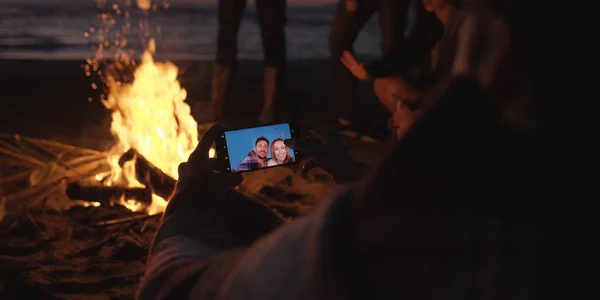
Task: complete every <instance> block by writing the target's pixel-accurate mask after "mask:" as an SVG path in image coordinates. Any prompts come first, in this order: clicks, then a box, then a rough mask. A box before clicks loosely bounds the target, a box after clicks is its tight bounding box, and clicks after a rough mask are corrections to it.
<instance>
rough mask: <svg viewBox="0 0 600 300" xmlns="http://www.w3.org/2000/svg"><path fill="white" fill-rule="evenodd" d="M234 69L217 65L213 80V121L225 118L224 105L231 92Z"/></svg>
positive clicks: (211, 103) (211, 104) (211, 105)
mask: <svg viewBox="0 0 600 300" xmlns="http://www.w3.org/2000/svg"><path fill="white" fill-rule="evenodd" d="M232 73H233V72H232V68H231V67H228V66H224V65H221V64H218V63H215V65H214V69H213V78H212V97H211V102H210V107H211V110H212V117H213V121H217V120H218V119H220V118H221V117H222V116H223V104H224V102H225V99H226V97H227V94H228V92H229V85H230V81H231V75H232Z"/></svg>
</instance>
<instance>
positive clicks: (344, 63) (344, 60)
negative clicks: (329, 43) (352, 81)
mask: <svg viewBox="0 0 600 300" xmlns="http://www.w3.org/2000/svg"><path fill="white" fill-rule="evenodd" d="M340 61H341V62H342V64H343V65H344V66H346V68H348V69H352V67H353V66H351V65H350V62H349V61H348V60H346V59H345V58H344V57H343V56H342V57H341V58H340Z"/></svg>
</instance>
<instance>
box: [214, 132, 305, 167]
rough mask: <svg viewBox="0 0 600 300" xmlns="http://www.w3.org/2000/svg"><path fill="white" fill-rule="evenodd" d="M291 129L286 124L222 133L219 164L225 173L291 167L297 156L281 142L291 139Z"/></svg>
mask: <svg viewBox="0 0 600 300" xmlns="http://www.w3.org/2000/svg"><path fill="white" fill-rule="evenodd" d="M293 134H294V129H293V126H291V125H290V124H288V123H281V124H275V125H266V126H259V127H252V128H243V129H236V130H228V131H225V132H223V134H222V136H221V138H222V142H221V143H220V144H221V146H220V147H218V148H220V149H219V150H220V151H219V152H220V153H221V155H219V156H220V158H219V160H221V165H222V166H223V169H225V171H229V172H247V171H254V170H260V169H264V168H271V167H277V166H282V165H287V164H292V163H294V162H296V160H297V159H298V153H296V151H294V150H293V149H290V148H288V147H287V146H286V145H285V144H284V140H287V139H290V138H292V136H293Z"/></svg>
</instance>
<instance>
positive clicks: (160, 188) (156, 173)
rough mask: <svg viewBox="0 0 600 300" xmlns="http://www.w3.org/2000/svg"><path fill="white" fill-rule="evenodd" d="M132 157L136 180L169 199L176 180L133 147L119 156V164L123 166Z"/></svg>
mask: <svg viewBox="0 0 600 300" xmlns="http://www.w3.org/2000/svg"><path fill="white" fill-rule="evenodd" d="M132 159H135V173H136V174H135V176H136V178H137V180H138V181H139V182H141V183H143V184H144V185H146V186H147V187H149V188H150V189H151V190H152V191H153V192H154V193H155V194H157V195H158V196H160V197H162V198H163V199H165V200H166V199H169V197H170V196H171V194H172V193H173V190H175V183H176V182H177V181H176V180H175V179H173V178H172V177H171V176H169V175H167V174H165V173H164V172H163V171H162V170H161V169H159V168H157V167H156V166H155V165H153V164H152V163H151V162H149V161H148V160H147V159H146V158H145V157H144V156H142V155H141V154H140V153H139V152H138V151H137V150H135V149H133V148H131V149H129V150H128V151H127V152H125V154H123V155H122V156H121V158H120V159H119V166H121V167H123V165H124V164H125V163H126V162H128V161H131V160H132Z"/></svg>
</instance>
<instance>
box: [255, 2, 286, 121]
mask: <svg viewBox="0 0 600 300" xmlns="http://www.w3.org/2000/svg"><path fill="white" fill-rule="evenodd" d="M256 9H257V12H258V21H259V23H260V30H261V37H262V44H263V49H264V67H265V70H264V88H263V92H264V103H263V109H262V112H261V115H260V118H259V120H260V122H261V123H271V122H273V121H274V119H275V108H276V106H279V105H281V104H282V103H280V100H281V99H280V98H281V89H282V86H283V80H284V78H285V60H286V41H285V31H284V29H285V21H286V3H285V0H256ZM286 106H287V105H286ZM285 108H288V107H285Z"/></svg>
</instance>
